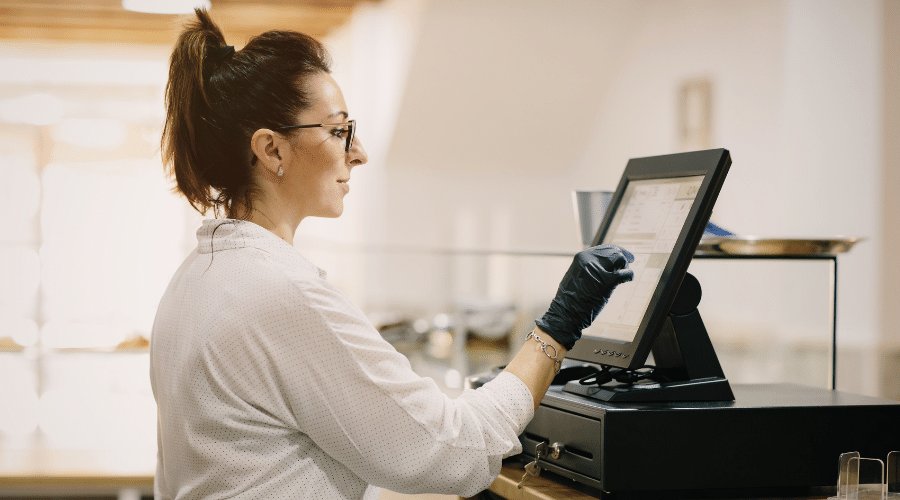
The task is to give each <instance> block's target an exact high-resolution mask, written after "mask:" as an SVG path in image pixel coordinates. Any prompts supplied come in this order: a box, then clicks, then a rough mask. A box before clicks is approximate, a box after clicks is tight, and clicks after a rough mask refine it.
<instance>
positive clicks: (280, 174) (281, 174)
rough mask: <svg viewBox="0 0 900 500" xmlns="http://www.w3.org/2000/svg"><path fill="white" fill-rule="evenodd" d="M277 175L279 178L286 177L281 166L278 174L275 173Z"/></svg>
mask: <svg viewBox="0 0 900 500" xmlns="http://www.w3.org/2000/svg"><path fill="white" fill-rule="evenodd" d="M275 175H277V176H278V177H284V168H283V167H282V166H281V165H278V172H275Z"/></svg>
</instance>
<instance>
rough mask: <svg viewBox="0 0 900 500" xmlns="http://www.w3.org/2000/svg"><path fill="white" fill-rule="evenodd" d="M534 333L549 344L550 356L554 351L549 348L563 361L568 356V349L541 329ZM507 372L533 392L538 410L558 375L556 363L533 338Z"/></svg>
mask: <svg viewBox="0 0 900 500" xmlns="http://www.w3.org/2000/svg"><path fill="white" fill-rule="evenodd" d="M534 333H535V334H537V336H538V337H540V339H541V340H542V341H543V342H546V343H547V345H548V349H547V351H548V352H550V354H553V351H552V350H551V349H550V348H549V346H552V347H553V348H555V349H556V352H557V357H558V358H559V360H560V361H562V359H563V358H564V357H565V356H566V349H565V348H564V347H563V346H562V345H561V344H560V343H559V342H557V341H555V340H553V338H552V337H550V335H548V334H547V333H546V332H544V331H543V330H541V329H540V328H535V330H534ZM505 371H507V372H509V373H512V374H513V375H515V376H517V377H519V379H520V380H521V381H522V382H524V383H525V386H526V387H528V390H529V391H530V392H531V397H532V399H533V400H534V407H535V408H537V407H538V405H540V404H541V399H543V398H544V393H546V392H547V388H548V387H550V382H552V381H553V377H554V376H555V375H556V362H555V361H554V360H553V359H551V358H550V356H548V355H547V354H545V353H544V351H543V350H541V344H540V342H538V341H536V340H535V339H533V338H532V339H528V340H527V341H526V342H525V344H524V345H523V346H522V348H521V349H519V352H517V353H516V355H515V357H513V359H512V361H510V362H509V364H507V365H506V370H505Z"/></svg>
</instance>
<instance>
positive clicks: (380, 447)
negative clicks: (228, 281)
mask: <svg viewBox="0 0 900 500" xmlns="http://www.w3.org/2000/svg"><path fill="white" fill-rule="evenodd" d="M292 285H293V286H292V289H293V300H288V297H284V299H285V303H284V304H283V307H277V308H270V310H269V312H268V314H269V327H267V328H266V329H265V330H264V331H260V332H259V335H261V336H262V337H263V339H264V343H265V344H266V345H265V346H264V351H265V352H266V356H267V358H268V361H269V362H270V363H271V368H272V370H273V373H272V376H273V378H274V382H275V383H276V384H277V387H278V390H279V391H280V397H281V398H282V399H283V401H284V402H285V404H286V405H287V412H286V413H287V414H289V415H291V416H292V418H294V419H295V424H296V428H297V429H298V430H299V431H301V432H303V433H305V434H307V435H308V436H309V437H310V439H312V440H313V441H314V442H315V443H316V445H318V446H319V447H320V448H322V450H323V451H325V452H326V453H327V454H328V455H329V456H331V457H332V458H334V459H335V460H337V461H339V462H341V463H342V464H343V465H345V466H346V467H347V468H349V469H350V470H351V471H353V472H354V473H355V474H356V475H357V476H359V477H360V478H361V479H363V480H365V481H367V482H369V483H370V484H373V485H376V486H381V487H385V488H388V489H391V490H394V491H397V492H401V493H413V492H432V493H445V494H456V495H462V496H471V495H474V494H475V493H477V492H479V491H481V490H484V489H486V488H487V487H488V485H490V483H491V482H492V481H493V480H494V478H495V477H496V476H497V475H498V474H499V472H500V466H501V460H502V459H503V458H504V457H507V456H510V455H513V454H516V453H518V452H520V451H521V446H520V444H519V440H518V435H519V434H520V433H521V432H522V431H523V430H524V428H525V425H526V424H527V423H528V421H529V420H531V418H532V416H533V415H534V408H533V402H532V397H531V393H530V392H529V390H528V388H527V387H526V386H525V384H524V383H523V382H522V381H521V380H520V379H519V378H518V377H516V376H515V375H512V374H509V373H502V374H500V375H499V376H498V377H497V378H496V379H494V380H493V381H491V382H489V383H487V384H485V385H484V386H482V387H481V388H479V389H477V390H466V391H465V392H464V393H463V394H462V395H461V396H459V397H457V398H450V397H448V396H447V395H445V394H444V393H443V392H442V391H441V390H440V389H439V387H438V386H437V384H436V383H435V382H434V381H433V380H432V379H430V378H424V377H421V376H419V375H417V374H416V373H414V372H413V371H412V369H411V367H410V364H409V361H408V360H407V359H406V357H405V356H403V355H402V354H400V353H398V352H397V351H396V350H395V349H394V348H393V346H392V345H390V344H389V343H388V342H386V341H385V340H384V339H383V338H382V337H381V335H380V334H379V333H378V331H377V330H375V328H374V327H373V326H372V325H371V324H370V323H369V321H368V320H367V319H366V317H365V315H364V314H363V313H362V312H361V311H360V310H359V309H358V308H356V307H355V306H354V305H353V304H352V303H351V302H350V301H349V300H347V299H346V298H345V297H344V296H343V295H342V294H340V293H339V292H337V291H336V290H335V289H334V288H332V287H331V286H330V285H328V284H327V282H324V281H322V282H321V283H313V284H310V283H307V282H301V283H292Z"/></svg>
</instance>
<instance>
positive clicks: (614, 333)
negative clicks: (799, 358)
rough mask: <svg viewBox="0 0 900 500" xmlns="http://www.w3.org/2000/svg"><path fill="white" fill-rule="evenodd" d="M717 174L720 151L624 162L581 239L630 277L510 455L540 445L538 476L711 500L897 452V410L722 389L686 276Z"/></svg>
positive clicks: (861, 400)
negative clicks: (624, 261) (613, 257)
mask: <svg viewBox="0 0 900 500" xmlns="http://www.w3.org/2000/svg"><path fill="white" fill-rule="evenodd" d="M730 165H731V158H730V155H729V152H728V151H727V150H724V149H715V150H708V151H697V152H690V153H680V154H672V155H665V156H656V157H647V158H637V159H632V160H630V161H629V162H628V165H627V166H626V168H625V171H624V173H623V175H622V178H621V180H620V182H619V185H618V188H617V189H616V192H615V194H614V196H613V199H612V201H611V202H610V207H609V211H608V212H607V215H606V217H605V218H604V221H603V223H602V224H601V226H600V228H599V230H598V232H597V235H596V236H595V238H594V242H593V243H594V244H595V245H598V244H603V243H612V244H617V245H620V246H622V247H624V248H626V249H628V250H629V251H631V252H632V253H633V254H634V256H635V262H634V263H633V264H632V266H631V267H632V269H633V270H634V273H635V277H634V280H633V281H632V282H630V283H625V284H622V285H619V287H618V288H617V289H616V291H615V292H614V293H613V295H612V298H611V299H610V301H609V303H608V304H607V305H606V307H605V308H604V310H603V311H602V312H601V313H600V315H599V316H598V317H597V319H596V320H595V322H594V324H593V325H592V326H591V327H590V328H589V329H587V330H585V331H584V334H583V337H582V339H581V340H580V341H579V342H578V343H577V344H576V345H575V347H574V348H573V349H572V350H571V351H569V352H568V354H567V360H566V362H565V363H564V365H563V370H562V371H561V372H560V374H559V375H558V376H557V379H556V380H554V383H553V385H551V387H550V389H549V390H548V391H547V394H546V396H545V397H544V399H543V400H542V402H541V405H540V407H539V408H538V409H537V410H536V412H535V417H534V419H533V420H532V422H531V423H530V424H529V425H528V426H527V428H526V430H525V432H524V433H523V434H522V435H521V436H520V440H521V442H522V445H523V450H524V451H523V455H524V458H526V459H527V460H532V459H534V458H535V455H536V454H538V453H535V450H546V449H548V448H550V449H553V450H554V453H551V454H544V453H540V454H538V455H540V456H539V457H538V464H537V465H538V466H539V467H540V468H542V469H545V470H549V471H552V472H554V473H556V474H558V475H560V476H563V477H564V478H569V479H571V480H574V481H577V482H579V483H582V484H585V485H588V486H590V487H593V488H597V489H598V490H599V491H600V492H604V494H608V495H612V496H614V497H615V498H678V497H683V496H685V495H687V496H689V497H691V498H694V497H704V496H707V495H710V494H712V495H713V496H714V497H716V498H722V497H728V496H730V495H731V494H739V495H744V496H745V495H746V494H748V493H750V494H752V492H756V493H764V492H777V494H779V495H781V494H803V493H806V492H809V491H819V490H821V489H823V488H824V489H826V490H827V489H828V488H829V487H830V488H831V489H832V490H833V489H834V485H836V483H837V476H838V465H837V464H838V462H837V461H838V457H839V456H840V454H841V453H843V452H847V451H859V452H860V453H862V454H863V455H866V456H885V455H886V454H887V453H888V452H889V451H891V450H897V449H900V402H894V401H885V400H880V399H876V398H869V397H865V396H859V395H854V394H847V393H842V392H838V391H830V390H825V389H818V388H812V387H805V386H800V385H793V384H768V385H734V386H732V384H730V383H729V382H728V380H727V378H726V376H725V373H723V370H722V368H721V366H720V364H719V361H718V358H717V357H716V353H715V350H714V348H713V345H712V342H711V341H710V339H709V336H708V334H707V332H706V329H705V327H704V324H703V320H702V319H701V317H700V313H699V311H698V310H697V306H698V304H699V303H700V298H701V295H702V294H701V287H700V283H699V282H698V281H697V280H696V279H695V278H694V277H693V276H691V275H690V274H688V273H687V269H688V265H689V264H690V262H691V258H692V257H693V254H694V251H695V250H696V248H697V246H698V244H699V242H700V238H701V236H702V235H703V229H704V226H705V225H706V223H707V221H708V220H709V216H710V214H711V212H712V209H713V205H714V204H715V200H716V197H717V196H718V194H719V191H720V190H721V188H722V185H723V182H724V180H725V177H726V175H727V173H728V169H729V167H730ZM760 314H765V311H760ZM707 497H708V496H707Z"/></svg>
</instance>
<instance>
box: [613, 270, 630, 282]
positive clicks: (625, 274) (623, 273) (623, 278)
mask: <svg viewBox="0 0 900 500" xmlns="http://www.w3.org/2000/svg"><path fill="white" fill-rule="evenodd" d="M615 275H616V279H617V280H618V281H619V283H626V282H628V281H631V280H633V279H634V271H632V270H631V269H619V270H618V271H616V272H615Z"/></svg>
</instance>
